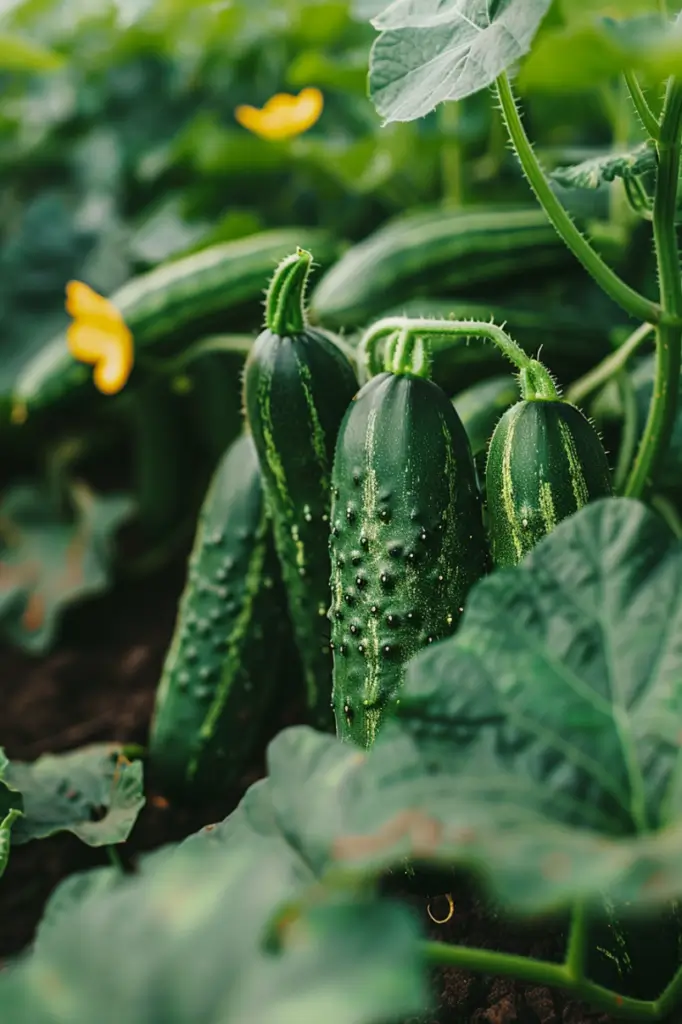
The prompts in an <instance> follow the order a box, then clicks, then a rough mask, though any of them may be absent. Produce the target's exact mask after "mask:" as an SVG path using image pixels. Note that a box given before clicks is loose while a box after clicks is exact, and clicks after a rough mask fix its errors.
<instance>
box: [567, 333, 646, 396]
mask: <svg viewBox="0 0 682 1024" xmlns="http://www.w3.org/2000/svg"><path fill="white" fill-rule="evenodd" d="M653 329H654V328H653V324H640V326H639V327H637V328H636V329H635V330H634V331H633V332H632V334H631V335H630V336H629V337H628V338H627V339H626V340H625V341H624V342H623V344H622V345H620V346H619V347H618V348H617V349H616V351H615V352H610V353H609V354H608V356H606V358H605V359H603V360H602V361H601V363H597V365H596V366H595V367H593V369H591V370H590V372H589V373H586V374H585V376H584V377H580V378H579V379H578V380H576V381H574V382H573V384H571V386H570V388H569V389H568V391H567V392H566V401H567V402H570V403H571V404H572V405H578V404H579V403H580V402H584V401H585V399H586V398H587V397H588V395H591V394H592V393H593V392H594V391H596V390H597V388H600V387H601V386H602V385H603V384H607V383H608V382H609V381H610V380H611V378H612V377H615V376H616V374H617V373H619V372H620V371H621V370H623V369H624V368H625V365H626V363H627V362H628V360H629V359H630V357H631V356H632V354H633V353H634V352H636V351H637V349H638V348H639V346H640V345H641V344H642V342H643V341H646V339H647V338H648V337H649V335H650V334H651V332H652V331H653Z"/></svg>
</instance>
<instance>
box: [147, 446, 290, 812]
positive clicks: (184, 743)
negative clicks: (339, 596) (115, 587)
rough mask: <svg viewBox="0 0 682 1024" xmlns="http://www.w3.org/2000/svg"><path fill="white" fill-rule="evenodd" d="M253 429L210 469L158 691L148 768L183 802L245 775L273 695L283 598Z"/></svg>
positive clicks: (218, 791)
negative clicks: (246, 766)
mask: <svg viewBox="0 0 682 1024" xmlns="http://www.w3.org/2000/svg"><path fill="white" fill-rule="evenodd" d="M278 577H279V571H278V566H277V559H276V555H275V550H274V545H273V541H272V531H271V527H270V523H269V520H268V518H267V515H266V509H265V502H264V498H263V491H262V485H261V478H260V470H259V466H258V458H257V455H256V449H255V447H254V444H253V441H252V439H251V438H250V437H249V436H248V435H246V434H245V435H242V436H241V437H239V438H238V439H237V440H236V441H235V442H234V443H233V444H232V445H231V447H230V448H229V449H228V450H227V452H226V453H225V454H224V456H223V458H222V459H221V461H220V463H219V464H218V467H217V469H216V470H215V473H214V475H213V479H212V481H211V484H210V487H209V490H208V493H207V495H206V499H205V501H204V505H203V507H202V510H201V513H200V517H199V525H198V529H197V533H196V537H195V540H194V547H193V550H192V554H191V557H190V560H189V572H188V577H187V583H186V586H185V590H184V592H183V595H182V598H181V600H180V605H179V610H178V617H177V622H176V625H175V632H174V634H173V639H172V642H171V645H170V648H169V650H168V654H167V656H166V661H165V664H164V667H163V673H162V676H161V681H160V684H159V688H158V691H157V695H156V706H155V711H154V718H153V722H152V727H151V735H150V762H151V771H152V775H153V776H154V778H155V780H156V781H157V783H158V784H159V786H160V787H161V788H162V789H163V791H164V792H165V793H166V794H167V795H169V796H173V797H179V798H180V799H182V798H184V797H187V796H191V795H195V796H196V794H199V795H201V796H205V795H206V794H207V793H215V794H217V795H221V794H224V792H225V791H226V789H227V788H229V786H230V784H232V783H234V782H235V781H236V780H238V779H239V773H240V771H241V770H242V769H243V768H244V766H245V763H246V760H247V758H248V756H249V754H250V753H251V750H252V747H253V744H254V742H255V741H256V739H257V736H258V732H259V730H260V728H261V724H262V722H263V720H264V717H265V716H266V715H267V713H268V709H269V706H270V704H271V702H272V699H273V689H274V681H275V679H276V666H277V662H278V657H279V656H280V654H281V652H282V649H283V642H284V634H285V632H286V628H287V626H286V614H285V610H284V609H285V601H284V596H283V594H282V591H281V587H280V586H279V585H278Z"/></svg>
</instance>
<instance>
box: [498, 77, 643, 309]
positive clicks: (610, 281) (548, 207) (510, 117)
mask: <svg viewBox="0 0 682 1024" xmlns="http://www.w3.org/2000/svg"><path fill="white" fill-rule="evenodd" d="M496 85H497V95H498V97H499V101H500V105H501V107H502V116H503V118H504V121H505V124H506V126H507V132H508V134H509V138H510V140H511V143H512V146H513V148H514V151H515V153H516V155H517V157H518V159H519V162H520V164H521V167H522V169H523V172H524V174H525V175H526V178H527V179H528V183H529V185H530V187H531V188H532V190H533V192H534V193H535V195H536V197H537V199H538V201H539V203H540V205H541V206H542V208H543V210H544V211H545V213H546V214H547V217H548V218H549V220H550V221H551V223H552V224H553V226H554V228H555V229H556V231H557V233H558V234H559V235H560V236H561V238H562V239H563V241H564V242H565V243H566V245H567V246H568V248H569V249H570V250H571V252H572V253H573V255H574V256H575V257H576V259H577V260H578V261H579V262H580V263H581V264H582V265H583V267H584V268H585V270H587V272H588V273H589V274H591V275H592V277H593V278H594V279H595V281H596V282H597V284H598V285H599V286H600V288H602V289H603V291H605V292H606V294H607V295H608V296H610V298H612V299H613V301H614V302H617V303H618V305H619V306H621V307H622V308H623V309H624V310H625V311H626V312H627V313H629V314H630V315H631V316H633V317H636V318H637V319H638V320H647V321H651V322H652V323H658V321H659V319H660V317H661V309H660V307H659V306H658V305H657V304H656V303H655V302H651V301H650V300H649V299H647V298H645V297H644V296H643V295H640V294H639V292H637V291H635V290H634V289H633V288H631V287H630V286H629V285H628V284H626V283H625V281H623V280H622V278H620V277H619V276H618V274H616V273H615V271H613V270H612V269H611V267H609V266H608V265H607V264H606V263H605V262H604V260H603V259H602V258H601V256H600V255H599V253H598V252H597V251H596V250H595V249H593V248H592V246H591V245H590V243H589V242H588V241H587V239H586V238H585V237H584V236H583V235H582V234H581V233H580V231H579V230H578V228H577V227H576V225H575V224H574V223H573V221H572V220H571V218H570V216H569V215H568V213H567V212H566V210H565V209H564V207H563V206H562V205H561V203H560V202H559V200H558V199H557V197H556V196H555V194H554V192H553V191H552V189H551V187H550V184H549V182H548V180H547V178H546V176H545V173H544V171H543V169H542V167H541V166H540V163H539V161H538V159H537V157H536V156H535V153H534V152H533V147H532V146H531V143H530V140H529V138H528V136H527V135H526V132H525V129H524V127H523V123H522V121H521V117H520V115H519V111H518V109H517V106H516V100H515V99H514V95H513V93H512V89H511V85H510V83H509V78H508V77H507V75H506V73H503V74H501V75H500V76H499V78H498V79H497V80H496Z"/></svg>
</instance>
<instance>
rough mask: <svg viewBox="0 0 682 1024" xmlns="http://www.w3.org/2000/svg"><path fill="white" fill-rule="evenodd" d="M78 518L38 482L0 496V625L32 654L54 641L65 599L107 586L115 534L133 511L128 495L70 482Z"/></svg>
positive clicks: (65, 605) (131, 501)
mask: <svg viewBox="0 0 682 1024" xmlns="http://www.w3.org/2000/svg"><path fill="white" fill-rule="evenodd" d="M72 497H73V500H74V504H75V506H76V518H75V521H73V522H72V521H69V520H65V519H64V517H62V516H60V515H59V513H57V512H56V511H55V510H54V508H53V504H52V501H51V499H50V496H49V495H48V494H47V493H46V492H45V491H44V490H43V489H42V488H40V487H37V486H35V485H32V484H29V485H25V486H24V485H21V486H16V487H13V488H12V489H11V490H10V491H8V492H7V493H6V494H5V496H4V498H3V500H2V502H1V503H0V537H1V538H2V540H3V541H4V551H2V552H1V553H0V632H1V633H2V634H3V636H4V637H5V639H7V640H9V641H10V642H11V643H14V644H17V645H19V646H21V647H23V648H24V649H25V650H27V651H30V652H31V653H34V654H40V653H42V652H43V651H45V650H47V649H48V648H49V646H50V644H51V643H52V641H53V639H54V637H55V634H56V631H57V628H58V626H59V623H60V620H61V617H62V615H63V612H64V610H65V608H66V607H68V605H70V604H72V603H73V602H75V601H79V600H82V599H83V598H84V597H86V596H90V595H92V594H97V593H101V592H102V591H103V590H106V589H107V587H108V586H109V583H110V578H111V561H112V555H113V552H112V539H113V537H114V534H115V533H116V530H117V529H118V528H119V526H121V524H122V523H123V522H125V521H126V520H127V519H129V518H130V516H131V515H132V513H133V511H134V507H135V506H134V503H133V500H132V499H131V498H129V497H128V496H125V495H118V494H108V495H96V494H94V493H93V492H92V491H90V490H89V489H88V488H87V487H86V486H85V485H84V484H77V485H74V486H73V488H72Z"/></svg>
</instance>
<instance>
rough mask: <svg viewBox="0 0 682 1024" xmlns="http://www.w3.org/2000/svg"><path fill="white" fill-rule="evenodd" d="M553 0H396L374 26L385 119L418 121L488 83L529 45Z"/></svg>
mask: <svg viewBox="0 0 682 1024" xmlns="http://www.w3.org/2000/svg"><path fill="white" fill-rule="evenodd" d="M550 2H551V0H506V2H504V0H503V2H502V3H498V4H497V5H496V9H495V13H494V15H493V16H492V18H491V17H490V16H489V7H490V5H489V3H488V0H445V2H442V0H424V2H423V3H416V2H415V0H396V2H395V3H393V4H391V6H390V7H388V8H387V9H386V10H385V11H383V13H381V14H379V15H378V16H377V17H376V18H375V20H374V22H373V24H374V25H375V26H376V27H377V28H380V29H382V30H383V31H382V32H381V35H379V37H378V38H377V39H376V40H375V42H374V45H373V47H372V52H371V56H370V78H369V84H370V96H371V98H372V100H373V101H374V104H375V106H376V108H377V111H378V112H379V114H381V116H382V117H383V118H384V119H385V120H386V121H412V120H414V119H415V118H417V117H423V116H424V115H425V114H428V113H429V112H430V111H432V110H433V109H434V108H435V107H437V106H438V104H439V103H442V102H443V101H445V100H459V99H463V98H464V97H465V96H470V95H472V94H473V93H476V92H479V91H480V90H481V89H485V88H487V86H489V85H490V84H491V83H492V82H493V81H494V80H495V78H497V76H498V75H499V74H500V73H501V72H502V71H504V70H505V69H506V68H508V67H510V65H512V64H513V63H514V62H515V61H517V60H518V59H519V57H521V56H523V54H525V53H526V52H527V51H528V49H529V48H530V45H531V42H532V40H533V37H534V35H535V33H536V31H537V29H538V26H539V25H540V22H541V20H542V18H543V16H544V15H545V13H546V12H547V9H548V8H549V6H550Z"/></svg>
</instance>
